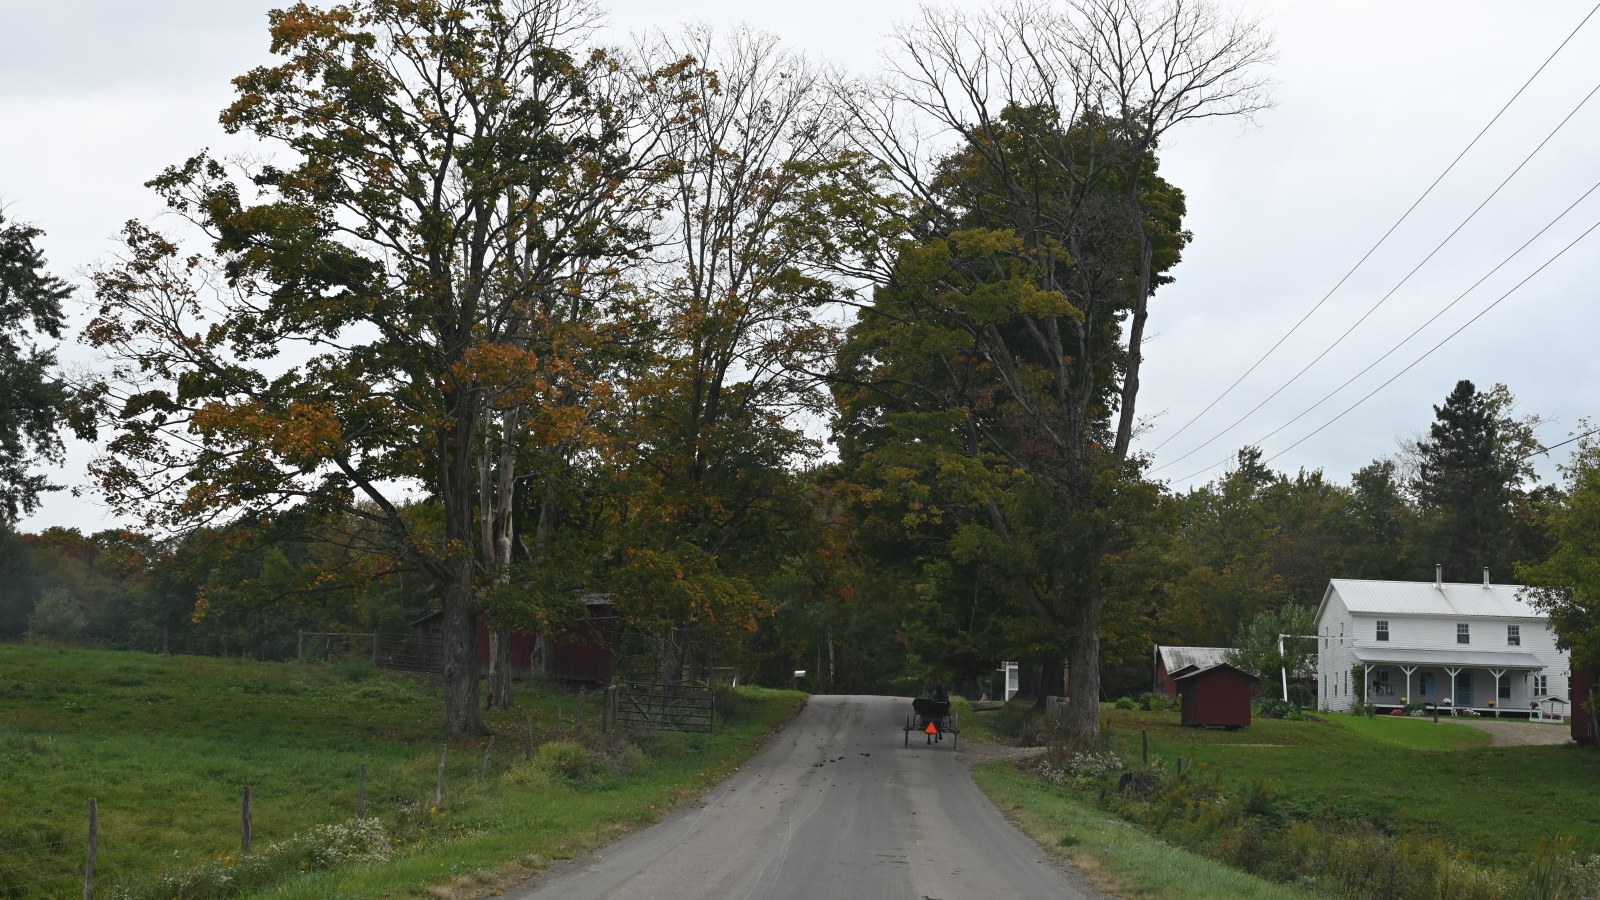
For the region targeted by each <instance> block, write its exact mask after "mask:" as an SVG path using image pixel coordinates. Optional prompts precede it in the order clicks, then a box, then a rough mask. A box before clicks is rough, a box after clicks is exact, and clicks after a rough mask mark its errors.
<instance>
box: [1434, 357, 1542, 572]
mask: <svg viewBox="0 0 1600 900" xmlns="http://www.w3.org/2000/svg"><path fill="white" fill-rule="evenodd" d="M1433 411H1434V415H1435V421H1434V423H1433V424H1432V425H1431V426H1429V428H1428V439H1427V440H1425V441H1421V442H1420V443H1419V444H1418V445H1417V450H1418V452H1419V454H1420V456H1421V465H1420V467H1419V471H1418V475H1417V480H1416V482H1415V484H1414V487H1415V489H1416V493H1417V499H1418V502H1419V504H1420V505H1421V507H1422V511H1423V516H1424V519H1425V522H1424V527H1425V532H1426V534H1425V538H1424V541H1425V544H1426V546H1428V547H1429V548H1431V549H1432V550H1433V552H1434V561H1435V562H1436V563H1439V564H1441V565H1443V566H1444V571H1445V575H1446V577H1447V578H1453V579H1457V580H1469V581H1470V580H1476V579H1475V578H1473V573H1476V572H1478V571H1480V570H1481V569H1483V568H1488V569H1490V570H1491V572H1493V571H1495V570H1498V571H1501V572H1505V571H1507V567H1508V566H1509V565H1510V563H1511V559H1510V558H1509V556H1510V552H1509V545H1510V538H1511V528H1512V524H1513V522H1512V511H1511V501H1512V495H1513V493H1514V492H1515V490H1516V488H1517V485H1518V482H1519V481H1520V474H1519V471H1518V467H1517V465H1516V461H1515V460H1513V459H1510V458H1508V454H1507V453H1506V452H1505V449H1504V448H1505V447H1506V443H1507V442H1506V441H1505V440H1503V437H1504V436H1503V435H1502V433H1501V432H1502V430H1503V428H1504V423H1503V422H1502V416H1501V414H1500V413H1501V410H1500V409H1499V408H1498V407H1497V404H1495V403H1494V402H1492V399H1491V397H1490V395H1488V394H1485V393H1482V392H1480V391H1478V390H1477V388H1476V387H1474V386H1473V384H1472V382H1470V381H1467V380H1465V379H1463V380H1461V381H1458V382H1456V386H1455V389H1454V390H1452V391H1451V392H1450V395H1449V396H1448V397H1446V398H1445V402H1444V405H1443V406H1435V407H1434V408H1433Z"/></svg>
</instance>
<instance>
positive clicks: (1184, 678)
mask: <svg viewBox="0 0 1600 900" xmlns="http://www.w3.org/2000/svg"><path fill="white" fill-rule="evenodd" d="M1206 649H1215V648H1206ZM1213 669H1232V670H1233V671H1235V672H1238V673H1239V674H1240V675H1243V676H1244V677H1246V678H1248V679H1250V680H1251V681H1260V680H1261V679H1260V678H1259V677H1257V676H1256V675H1254V674H1253V673H1250V672H1246V671H1245V670H1244V669H1241V668H1239V667H1238V666H1236V665H1233V664H1231V663H1225V662H1219V663H1217V664H1216V665H1213V666H1206V667H1204V668H1197V669H1191V670H1190V671H1188V672H1185V673H1183V674H1182V675H1177V676H1175V677H1173V679H1172V680H1173V681H1188V680H1189V679H1191V678H1196V677H1199V676H1201V675H1204V674H1206V673H1207V672H1210V671H1212V670H1213Z"/></svg>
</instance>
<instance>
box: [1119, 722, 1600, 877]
mask: <svg viewBox="0 0 1600 900" xmlns="http://www.w3.org/2000/svg"><path fill="white" fill-rule="evenodd" d="M1102 716H1103V719H1104V721H1105V722H1107V723H1108V724H1109V726H1110V730H1111V734H1112V741H1113V743H1114V744H1115V745H1116V746H1117V747H1118V748H1119V749H1120V750H1121V751H1122V752H1123V754H1124V755H1125V756H1126V757H1128V758H1131V759H1138V757H1139V753H1140V732H1141V731H1144V732H1146V733H1148V735H1149V740H1150V752H1151V753H1152V755H1155V756H1159V757H1161V758H1163V759H1165V760H1167V761H1169V763H1170V762H1172V761H1174V760H1175V759H1176V758H1178V757H1182V758H1183V759H1184V760H1185V763H1186V764H1192V763H1195V762H1203V763H1206V764H1208V765H1210V766H1214V767H1218V768H1220V769H1221V770H1222V772H1223V777H1225V778H1231V779H1234V780H1244V779H1246V778H1259V779H1261V780H1262V781H1264V782H1266V783H1267V784H1268V785H1269V786H1271V788H1272V789H1273V790H1275V791H1276V792H1277V793H1278V794H1280V795H1281V796H1282V797H1283V798H1284V800H1285V802H1286V803H1287V804H1288V805H1289V806H1290V807H1291V808H1293V809H1296V810H1297V811H1298V812H1300V813H1302V814H1306V815H1327V816H1331V817H1334V818H1343V819H1351V820H1360V821H1368V822H1373V823H1381V824H1382V825H1383V827H1385V828H1386V829H1388V830H1389V831H1391V832H1392V833H1395V834H1398V835H1405V836H1408V837H1412V838H1416V839H1432V838H1437V839H1440V840H1443V841H1444V842H1446V843H1447V844H1449V845H1450V846H1452V847H1459V848H1463V849H1465V850H1468V851H1471V852H1472V853H1473V854H1475V855H1478V856H1481V857H1483V858H1485V859H1491V860H1494V861H1496V863H1497V864H1499V865H1506V866H1516V865H1521V864H1523V863H1525V862H1526V861H1527V860H1528V859H1529V858H1530V854H1531V853H1532V851H1533V848H1534V846H1535V844H1536V843H1537V842H1538V840H1539V839H1540V838H1549V837H1553V836H1558V835H1571V836H1572V837H1573V838H1574V840H1575V842H1576V843H1575V848H1574V849H1576V850H1577V851H1578V852H1579V853H1580V854H1582V855H1588V854H1596V853H1600V799H1597V795H1596V793H1595V791H1594V785H1595V784H1596V783H1597V781H1600V753H1595V752H1593V751H1592V750H1583V749H1579V748H1577V747H1575V746H1570V745H1568V746H1534V747H1489V746H1487V744H1488V736H1487V735H1486V734H1485V733H1483V732H1481V731H1478V730H1477V729H1474V728H1471V727H1469V726H1465V725H1458V724H1455V723H1450V722H1444V721H1441V722H1440V723H1438V724H1434V723H1433V722H1432V720H1430V719H1415V718H1402V717H1388V718H1385V717H1373V718H1370V719H1369V718H1367V717H1364V716H1348V715H1339V714H1327V715H1324V716H1320V717H1319V718H1321V719H1323V721H1312V720H1303V721H1291V720H1281V719H1256V720H1254V722H1253V724H1251V726H1250V727H1249V728H1245V729H1241V730H1239V731H1232V732H1230V731H1217V730H1213V729H1196V728H1184V727H1182V726H1181V725H1179V723H1178V715H1177V713H1175V712H1143V711H1139V710H1117V709H1112V708H1110V707H1106V708H1105V709H1104V710H1103V712H1102ZM1527 727H1529V728H1537V727H1545V726H1539V725H1533V724H1529V725H1528V726H1527Z"/></svg>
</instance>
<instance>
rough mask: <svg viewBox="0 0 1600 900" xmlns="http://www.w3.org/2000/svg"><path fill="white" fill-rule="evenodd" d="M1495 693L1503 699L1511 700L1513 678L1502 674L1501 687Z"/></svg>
mask: <svg viewBox="0 0 1600 900" xmlns="http://www.w3.org/2000/svg"><path fill="white" fill-rule="evenodd" d="M1495 693H1496V694H1497V695H1498V696H1499V697H1500V699H1501V700H1510V699H1511V679H1509V678H1506V677H1504V676H1502V677H1501V678H1500V689H1499V690H1498V691H1496V692H1495Z"/></svg>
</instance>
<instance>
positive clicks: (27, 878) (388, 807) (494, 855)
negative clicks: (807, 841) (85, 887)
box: [0, 645, 801, 897]
mask: <svg viewBox="0 0 1600 900" xmlns="http://www.w3.org/2000/svg"><path fill="white" fill-rule="evenodd" d="M742 697H743V699H742V701H741V703H740V704H739V706H740V710H739V712H738V715H737V716H736V717H735V719H734V721H733V722H732V723H731V724H730V725H727V726H726V727H723V728H721V729H720V731H719V733H718V734H716V735H703V736H702V735H695V736H687V735H664V736H655V735H645V736H641V737H639V738H638V741H637V742H638V744H639V745H640V746H638V747H629V746H623V745H621V744H619V743H617V742H616V739H614V738H602V737H601V736H598V735H597V734H596V733H595V732H594V725H595V724H596V722H597V717H598V713H599V702H598V699H599V698H598V697H594V698H591V699H590V700H589V701H588V702H587V703H586V706H587V710H586V718H587V724H588V726H589V728H588V731H587V732H585V734H584V735H582V736H581V737H582V738H583V740H582V742H583V743H585V744H587V745H589V746H590V748H591V750H592V751H594V755H595V758H596V759H599V760H601V761H602V763H603V764H602V765H599V766H598V769H599V771H598V772H597V773H595V774H592V775H590V776H588V777H584V778H582V779H580V780H576V781H575V780H571V779H568V778H564V777H560V776H559V775H551V774H550V772H549V771H547V770H546V768H541V767H538V766H533V765H528V764H521V763H519V762H518V758H519V756H520V745H521V740H520V738H521V734H522V731H523V727H524V722H525V721H526V720H527V717H529V716H532V717H533V719H534V729H535V741H536V742H538V743H544V742H546V741H549V740H551V739H553V738H555V737H557V733H556V732H557V727H558V726H557V724H556V723H557V715H556V713H557V709H558V708H559V709H560V711H561V721H562V722H563V723H564V727H563V729H562V730H563V731H565V732H567V733H569V735H570V732H571V731H572V729H573V717H574V713H575V710H576V706H577V701H576V698H575V697H574V696H572V695H570V694H563V693H559V692H543V693H537V692H535V691H532V690H529V689H526V688H524V689H522V690H521V691H520V692H519V708H518V709H517V710H513V711H509V712H505V713H499V714H496V715H494V716H492V717H491V724H492V725H494V726H495V727H496V728H497V730H499V731H501V733H502V734H503V735H504V736H503V737H501V738H500V739H499V742H498V743H497V745H496V746H495V748H494V752H493V755H492V756H491V757H490V764H489V767H488V773H487V774H488V778H487V779H486V781H485V782H484V783H483V784H482V785H480V784H479V783H478V773H479V768H480V765H481V763H482V761H483V754H484V749H485V744H484V743H482V742H472V743H456V744H452V745H451V746H450V749H449V753H448V756H447V777H446V781H447V788H446V799H445V802H444V803H443V804H442V805H437V806H436V805H435V804H434V803H433V798H432V793H433V785H434V778H435V768H436V766H437V764H438V758H439V751H440V747H441V743H442V742H441V741H440V739H439V737H438V735H439V729H440V726H439V722H440V719H441V701H440V698H439V695H438V691H437V688H436V687H434V686H432V685H431V684H429V683H428V682H426V681H422V680H419V679H413V678H407V677H401V676H394V675H389V674H384V673H379V672H377V671H376V670H374V669H372V668H371V667H370V666H364V665H361V664H359V663H355V664H349V663H347V664H339V665H332V666H329V665H316V666H304V665H279V664H265V663H250V662H241V661H238V660H221V659H211V658H203V657H161V656H150V655H145V654H133V653H114V652H97V651H84V650H62V649H54V648H48V647H38V646H10V645H8V646H0V710H3V712H4V715H3V716H0V766H3V767H4V771H5V772H6V777H5V778H3V779H0V896H39V897H44V896H61V895H66V894H70V893H74V892H81V890H82V866H83V853H84V846H85V829H86V804H87V802H88V800H89V798H91V797H93V798H95V799H96V800H97V803H98V807H99V814H100V826H99V842H98V843H99V850H98V859H97V865H96V870H97V872H96V885H97V888H100V889H101V892H102V893H103V894H106V895H108V896H109V895H110V892H111V890H115V889H116V888H117V887H118V886H123V887H137V886H138V885H139V884H140V883H141V882H144V881H146V880H148V879H151V878H153V877H154V876H157V875H159V874H160V873H163V872H166V873H178V874H182V873H184V872H192V871H195V870H198V869H202V868H204V867H205V866H207V864H208V863H216V864H218V865H220V866H222V867H227V866H231V865H234V864H236V862H237V859H236V857H237V851H238V848H239V818H240V799H241V793H242V790H243V787H244V786H245V785H249V786H250V787H251V788H252V792H253V797H254V821H253V826H254V828H253V831H254V843H255V846H256V848H257V849H258V851H259V850H260V849H261V848H263V847H264V846H266V845H267V844H270V843H272V842H275V841H283V840H286V839H288V838H290V837H292V836H294V835H296V834H303V833H305V832H306V831H307V830H308V829H310V828H312V827H313V826H316V825H318V824H321V823H332V822H338V821H341V820H345V819H348V818H349V817H350V815H351V813H352V811H353V809H354V806H355V802H356V790H357V788H356V785H357V771H358V768H359V766H360V765H361V764H363V763H365V764H366V766H367V771H368V776H367V778H368V781H367V806H368V810H369V813H370V814H371V815H374V816H376V817H377V818H378V819H380V820H381V821H382V822H383V823H384V824H385V826H386V827H387V829H388V831H389V833H390V834H391V835H392V836H393V837H394V839H395V840H396V841H398V844H397V845H396V846H395V848H394V850H393V851H392V857H393V858H392V860H391V861H390V862H388V863H386V864H384V865H381V866H372V867H367V868H362V867H354V868H346V869H337V870H334V871H330V872H312V873H307V874H304V875H293V874H292V873H288V874H290V877H289V879H288V880H287V881H286V882H284V883H282V884H280V885H279V886H277V887H275V888H273V889H272V890H271V891H270V892H269V895H270V896H282V897H291V896H304V897H313V896H316V897H321V896H329V895H332V894H344V895H353V894H362V895H370V894H377V893H382V894H387V895H393V896H414V895H420V892H421V891H423V890H424V889H425V888H426V889H431V890H433V891H434V892H435V893H436V894H441V893H442V894H444V895H449V894H450V893H452V891H460V892H468V891H470V890H475V888H473V887H472V886H474V885H480V884H484V883H498V882H500V881H502V880H504V879H507V878H512V877H515V876H517V875H520V874H525V873H527V872H530V871H534V870H536V869H538V868H539V867H541V866H543V865H545V864H547V863H548V861H549V860H550V859H553V858H559V857H562V856H567V855H572V854H575V853H579V852H581V851H583V850H584V849H587V848H589V847H593V846H596V845H598V844H600V843H603V842H604V841H605V840H607V839H609V838H610V837H612V836H614V835H615V834H617V833H619V832H620V831H621V830H624V829H626V828H629V827H633V826H636V825H638V824H641V823H644V822H648V821H651V820H653V819H654V818H656V817H658V816H659V815H660V814H661V813H663V812H664V811H665V810H667V809H669V808H671V807H672V806H673V805H675V804H676V803H677V802H678V801H679V800H681V799H683V798H684V797H686V796H692V795H693V794H694V793H695V792H697V791H698V790H700V789H702V788H703V787H705V786H707V785H709V784H712V783H714V782H715V780H717V778H719V777H720V776H721V775H722V774H724V773H726V771H728V770H729V769H731V768H732V767H733V766H735V765H737V764H738V762H739V761H741V760H742V759H744V758H745V757H746V756H748V754H749V753H750V752H752V751H753V749H754V747H755V746H756V744H757V743H758V741H759V739H760V736H761V735H763V734H764V733H766V732H767V731H769V730H770V729H771V728H773V727H774V726H775V725H776V724H778V723H779V722H781V721H782V720H783V719H784V718H785V717H786V716H788V715H790V714H792V712H793V710H794V709H796V708H797V707H798V705H799V703H800V702H801V698H800V696H799V695H797V694H793V693H789V692H760V691H745V692H743V693H742ZM258 856H259V854H258ZM219 861H220V862H219ZM258 861H259V860H258ZM451 885H459V887H456V888H452V887H451ZM108 889H109V890H108Z"/></svg>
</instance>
